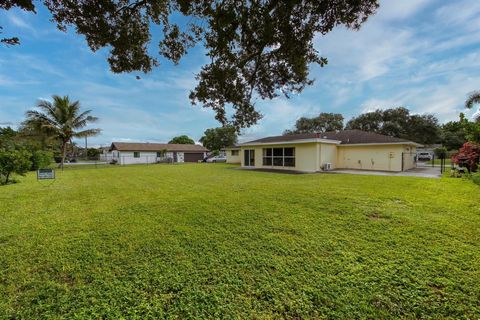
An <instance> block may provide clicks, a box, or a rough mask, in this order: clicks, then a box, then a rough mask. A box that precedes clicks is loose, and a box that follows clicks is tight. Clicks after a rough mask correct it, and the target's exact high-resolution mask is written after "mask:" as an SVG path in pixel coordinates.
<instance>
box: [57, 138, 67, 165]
mask: <svg viewBox="0 0 480 320" xmlns="http://www.w3.org/2000/svg"><path fill="white" fill-rule="evenodd" d="M66 153H67V142H65V141H63V142H62V161H61V162H60V166H59V167H60V168H62V170H63V165H64V164H65V157H66V155H67V154H66Z"/></svg>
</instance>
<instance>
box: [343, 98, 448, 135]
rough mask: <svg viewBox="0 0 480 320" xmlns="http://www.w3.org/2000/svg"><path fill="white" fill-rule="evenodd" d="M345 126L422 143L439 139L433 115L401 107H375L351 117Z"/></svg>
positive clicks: (437, 127)
mask: <svg viewBox="0 0 480 320" xmlns="http://www.w3.org/2000/svg"><path fill="white" fill-rule="evenodd" d="M345 128H346V129H358V130H363V131H370V132H376V133H380V134H384V135H387V136H392V137H397V138H403V139H408V140H411V141H415V142H418V143H422V144H433V143H437V142H439V141H440V140H441V138H440V132H439V125H438V119H437V118H436V117H435V116H433V115H430V114H424V115H412V114H410V111H409V110H408V109H406V108H403V107H399V108H392V109H385V110H380V109H377V110H375V111H372V112H367V113H364V114H361V115H359V116H358V117H355V118H353V119H351V120H350V121H349V122H348V123H347V125H346V127H345Z"/></svg>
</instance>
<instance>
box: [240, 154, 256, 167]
mask: <svg viewBox="0 0 480 320" xmlns="http://www.w3.org/2000/svg"><path fill="white" fill-rule="evenodd" d="M243 157H244V158H243V165H244V166H245V167H254V166H255V150H243Z"/></svg>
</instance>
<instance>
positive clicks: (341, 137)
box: [243, 130, 419, 145]
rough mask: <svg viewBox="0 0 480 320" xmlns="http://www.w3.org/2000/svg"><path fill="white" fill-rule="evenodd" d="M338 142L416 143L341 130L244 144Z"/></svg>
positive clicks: (346, 143)
mask: <svg viewBox="0 0 480 320" xmlns="http://www.w3.org/2000/svg"><path fill="white" fill-rule="evenodd" d="M318 140H320V141H328V140H330V141H331V142H337V144H345V145H351V144H400V143H402V144H415V145H419V144H417V143H415V142H412V141H409V140H406V139H400V138H395V137H390V136H385V135H383V134H378V133H373V132H366V131H361V130H341V131H330V132H323V133H299V134H290V135H284V136H273V137H266V138H262V139H258V140H253V141H249V142H245V143H243V145H255V144H268V143H289V142H291V143H294V142H296V141H305V142H310V141H311V142H314V141H318Z"/></svg>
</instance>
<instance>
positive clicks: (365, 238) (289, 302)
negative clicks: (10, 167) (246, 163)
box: [0, 164, 480, 319]
mask: <svg viewBox="0 0 480 320" xmlns="http://www.w3.org/2000/svg"><path fill="white" fill-rule="evenodd" d="M479 190H480V189H479V187H478V186H476V185H475V184H473V183H467V182H465V181H463V180H462V179H447V178H444V179H422V178H411V177H384V176H362V175H338V174H308V175H287V174H277V173H266V172H253V171H245V170H235V169H232V166H229V165H223V164H216V165H215V164H192V165H152V166H126V167H119V166H111V167H110V166H107V167H102V168H101V169H85V170H80V169H78V168H76V169H72V170H68V169H66V170H65V171H64V172H58V179H57V181H56V182H55V183H53V184H52V185H50V186H47V183H39V182H37V181H36V180H35V176H34V174H30V175H29V176H27V177H26V178H22V179H20V183H18V184H15V185H8V186H4V187H0V319H48V318H64V319H75V318H78V319H85V318H104V319H120V318H128V319H148V318H151V319H156V318H176V319H184V318H234V319H246V318H263V319H270V318H297V319H298V318H335V319H336V318H344V319H357V318H399V317H403V318H430V317H431V318H437V319H438V318H449V317H450V318H452V319H461V318H464V319H468V318H470V319H473V318H478V315H479V314H480V304H479V301H480V232H479V230H480V208H479V206H478V200H479Z"/></svg>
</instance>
